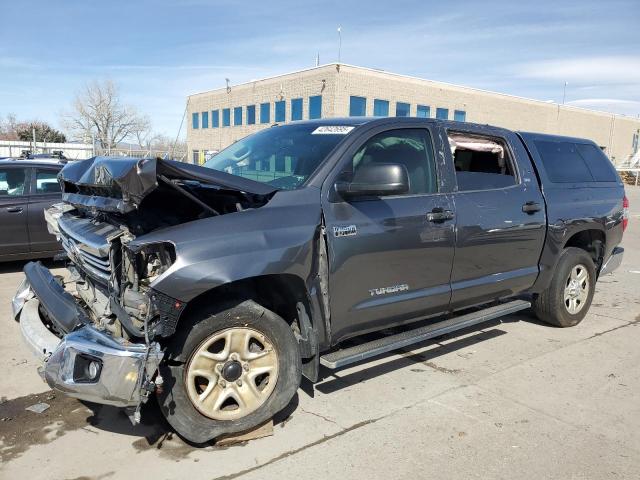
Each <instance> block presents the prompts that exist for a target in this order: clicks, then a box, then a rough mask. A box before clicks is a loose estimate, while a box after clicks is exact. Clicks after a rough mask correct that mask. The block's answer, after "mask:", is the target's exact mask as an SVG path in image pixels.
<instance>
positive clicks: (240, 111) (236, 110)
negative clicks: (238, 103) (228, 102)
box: [233, 107, 244, 127]
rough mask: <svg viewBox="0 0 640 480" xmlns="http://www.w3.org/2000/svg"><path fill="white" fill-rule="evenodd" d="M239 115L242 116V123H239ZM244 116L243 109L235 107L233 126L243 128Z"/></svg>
mask: <svg viewBox="0 0 640 480" xmlns="http://www.w3.org/2000/svg"><path fill="white" fill-rule="evenodd" d="M238 113H239V114H240V121H239V122H238ZM243 117H244V115H243V114H242V107H233V126H234V127H241V126H242V124H243V121H244V119H243Z"/></svg>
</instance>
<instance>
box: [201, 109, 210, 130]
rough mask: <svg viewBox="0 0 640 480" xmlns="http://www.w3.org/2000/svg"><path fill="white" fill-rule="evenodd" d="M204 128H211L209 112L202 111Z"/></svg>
mask: <svg viewBox="0 0 640 480" xmlns="http://www.w3.org/2000/svg"><path fill="white" fill-rule="evenodd" d="M202 128H209V112H202Z"/></svg>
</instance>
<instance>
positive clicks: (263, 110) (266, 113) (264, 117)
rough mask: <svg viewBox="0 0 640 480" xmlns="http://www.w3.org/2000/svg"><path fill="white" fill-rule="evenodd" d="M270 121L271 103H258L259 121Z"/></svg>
mask: <svg viewBox="0 0 640 480" xmlns="http://www.w3.org/2000/svg"><path fill="white" fill-rule="evenodd" d="M270 121H271V104H270V103H261V104H260V123H269V122H270Z"/></svg>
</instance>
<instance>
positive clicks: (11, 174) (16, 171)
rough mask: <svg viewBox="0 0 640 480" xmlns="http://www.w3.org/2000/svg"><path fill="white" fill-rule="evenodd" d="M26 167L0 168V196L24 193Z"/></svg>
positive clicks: (17, 195)
mask: <svg viewBox="0 0 640 480" xmlns="http://www.w3.org/2000/svg"><path fill="white" fill-rule="evenodd" d="M26 178H27V169H26V168H0V196H5V195H9V196H11V197H19V196H20V195H24V194H25V184H26V183H25V182H26Z"/></svg>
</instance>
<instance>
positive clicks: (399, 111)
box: [396, 102, 411, 117]
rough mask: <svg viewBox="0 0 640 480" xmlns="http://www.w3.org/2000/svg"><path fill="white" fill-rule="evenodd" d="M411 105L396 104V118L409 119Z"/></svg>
mask: <svg viewBox="0 0 640 480" xmlns="http://www.w3.org/2000/svg"><path fill="white" fill-rule="evenodd" d="M410 111H411V105H409V104H408V103H402V102H396V117H408V116H409V112H410Z"/></svg>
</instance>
